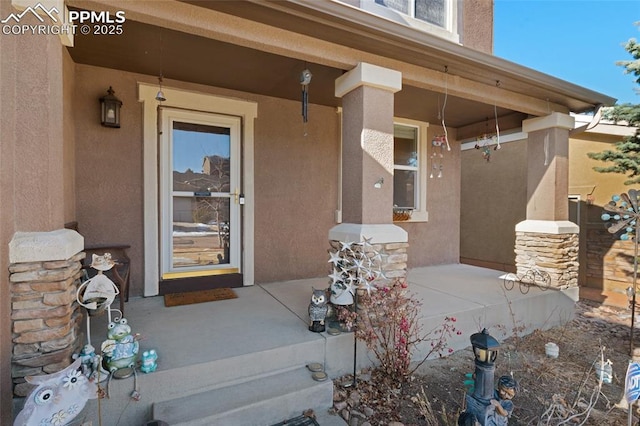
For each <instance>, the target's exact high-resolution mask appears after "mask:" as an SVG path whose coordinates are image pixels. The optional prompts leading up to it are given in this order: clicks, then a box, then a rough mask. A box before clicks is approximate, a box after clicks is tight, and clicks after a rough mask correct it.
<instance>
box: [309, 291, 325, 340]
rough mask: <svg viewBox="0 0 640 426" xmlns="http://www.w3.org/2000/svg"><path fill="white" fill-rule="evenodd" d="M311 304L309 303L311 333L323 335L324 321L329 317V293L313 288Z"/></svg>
mask: <svg viewBox="0 0 640 426" xmlns="http://www.w3.org/2000/svg"><path fill="white" fill-rule="evenodd" d="M312 290H313V292H312V293H311V303H309V318H310V319H311V324H310V325H309V331H313V332H316V333H321V332H323V331H324V329H325V326H324V319H325V318H326V316H327V310H328V307H327V293H326V292H325V291H324V290H317V289H315V288H312Z"/></svg>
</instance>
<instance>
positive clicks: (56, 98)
mask: <svg viewBox="0 0 640 426" xmlns="http://www.w3.org/2000/svg"><path fill="white" fill-rule="evenodd" d="M36 3H37V2H35V3H33V4H31V6H35V5H36ZM15 12H18V9H17V8H15V7H13V5H12V2H11V1H9V0H0V17H1V18H2V19H4V18H6V17H8V16H9V15H10V14H11V13H15ZM43 19H44V18H43ZM46 19H49V18H48V17H46ZM20 24H21V25H22V24H25V25H38V24H41V22H40V21H39V20H38V19H37V18H36V17H35V16H33V15H32V14H27V15H25V16H24V17H23V18H22V19H21V21H20ZM0 52H1V53H0V56H1V57H2V60H0V271H2V272H0V274H1V275H0V283H2V285H1V286H0V341H1V342H2V344H0V406H2V410H0V424H3V425H4V424H11V422H12V421H13V419H12V412H11V411H12V410H11V408H10V407H11V398H12V394H13V393H12V378H11V375H12V370H11V357H12V349H13V345H12V337H13V336H12V329H11V324H12V322H11V308H12V304H11V288H10V286H9V284H8V282H9V264H10V262H9V250H8V244H9V242H10V241H11V239H12V238H13V236H14V235H15V233H16V232H17V231H52V230H55V229H60V228H62V227H63V224H64V206H65V202H64V188H63V187H64V185H63V176H64V172H65V164H64V158H63V139H64V138H63V133H64V128H63V62H64V57H65V55H67V56H68V53H67V52H66V49H65V48H64V47H63V46H62V45H61V42H60V39H59V38H58V37H57V36H56V35H41V34H35V35H33V34H30V33H29V34H27V33H25V34H17V35H16V34H11V35H8V34H2V35H0Z"/></svg>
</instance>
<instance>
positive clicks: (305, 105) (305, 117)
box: [300, 68, 313, 123]
mask: <svg viewBox="0 0 640 426" xmlns="http://www.w3.org/2000/svg"><path fill="white" fill-rule="evenodd" d="M311 77H313V74H311V71H309V69H308V68H306V69H305V70H304V71H302V73H300V84H301V85H302V122H303V123H306V122H307V121H309V83H311Z"/></svg>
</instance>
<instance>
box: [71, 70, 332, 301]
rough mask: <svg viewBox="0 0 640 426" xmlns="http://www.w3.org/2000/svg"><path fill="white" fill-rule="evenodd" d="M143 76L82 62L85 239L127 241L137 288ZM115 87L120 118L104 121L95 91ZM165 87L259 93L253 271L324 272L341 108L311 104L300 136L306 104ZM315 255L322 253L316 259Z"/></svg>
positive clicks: (260, 275)
mask: <svg viewBox="0 0 640 426" xmlns="http://www.w3.org/2000/svg"><path fill="white" fill-rule="evenodd" d="M138 81H145V82H148V83H152V84H155V83H156V82H157V78H156V77H154V76H143V75H139V74H133V73H125V72H119V71H114V70H109V69H104V68H97V67H92V66H86V65H77V66H76V96H75V103H76V107H77V114H76V164H77V220H78V222H79V228H80V233H81V234H82V235H83V236H84V237H85V243H86V245H95V244H108V243H122V244H129V245H131V249H130V250H129V256H130V257H131V261H132V269H131V274H132V275H131V289H130V292H131V295H141V294H142V289H143V267H142V265H143V263H142V262H143V259H144V258H143V228H142V225H143V208H142V201H143V192H142V191H143V185H142V172H143V169H142V155H143V153H142V107H141V104H139V103H138V102H137V82H138ZM110 85H111V86H113V89H114V90H115V91H116V96H118V97H119V98H120V99H121V100H122V102H123V108H122V127H121V128H120V129H110V128H104V127H102V126H101V125H100V120H99V103H98V99H99V97H100V96H102V95H103V94H104V93H106V92H105V91H106V89H108V87H109V86H110ZM165 85H166V86H167V87H169V86H171V87H179V88H184V89H188V90H194V91H201V92H205V93H213V94H219V95H223V96H234V97H239V98H242V99H247V100H254V101H257V102H258V119H257V120H256V122H255V129H256V132H255V158H256V160H255V193H256V199H255V211H256V213H255V228H256V233H255V238H254V243H255V253H256V255H255V272H256V273H255V279H256V282H269V281H274V280H279V279H285V278H286V279H292V278H301V277H310V276H318V275H322V274H324V273H325V272H326V269H325V266H326V265H325V264H324V262H323V260H324V258H325V257H326V249H327V247H328V242H327V234H328V231H329V229H330V228H331V227H332V226H333V225H334V224H335V222H334V221H333V219H334V211H335V210H336V209H337V182H338V172H337V170H338V159H337V158H338V157H337V155H338V149H339V133H340V130H339V116H338V114H337V113H336V110H335V109H334V108H328V107H320V106H317V105H311V106H310V111H309V123H308V125H307V133H308V136H306V137H305V136H304V128H303V124H302V117H301V115H300V104H299V103H298V102H295V101H284V100H279V99H275V98H269V97H264V96H255V95H251V94H247V93H239V92H233V91H229V90H223V89H217V88H212V87H205V86H200V85H194V84H189V83H184V82H176V81H170V80H166V81H165ZM318 259H319V260H318Z"/></svg>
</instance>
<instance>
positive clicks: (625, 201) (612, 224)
mask: <svg viewBox="0 0 640 426" xmlns="http://www.w3.org/2000/svg"><path fill="white" fill-rule="evenodd" d="M604 210H605V211H606V212H608V213H603V214H602V216H601V219H602V220H603V221H605V222H607V223H606V224H605V226H606V227H607V230H608V231H609V232H610V233H612V234H617V233H619V232H620V231H623V232H622V233H621V234H620V237H619V238H620V239H621V240H622V241H630V240H633V243H634V244H633V246H634V251H633V253H634V254H633V286H632V287H629V288H628V289H627V295H628V297H629V298H630V301H629V302H630V305H631V334H630V340H631V342H630V344H631V348H630V354H631V355H633V350H634V347H633V330H634V328H635V310H636V294H637V292H638V288H637V278H638V235H639V233H640V232H639V231H640V191H637V190H635V189H631V190H629V193H628V194H624V193H623V194H620V195H614V196H612V197H611V201H609V203H608V204H606V205H605V206H604Z"/></svg>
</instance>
